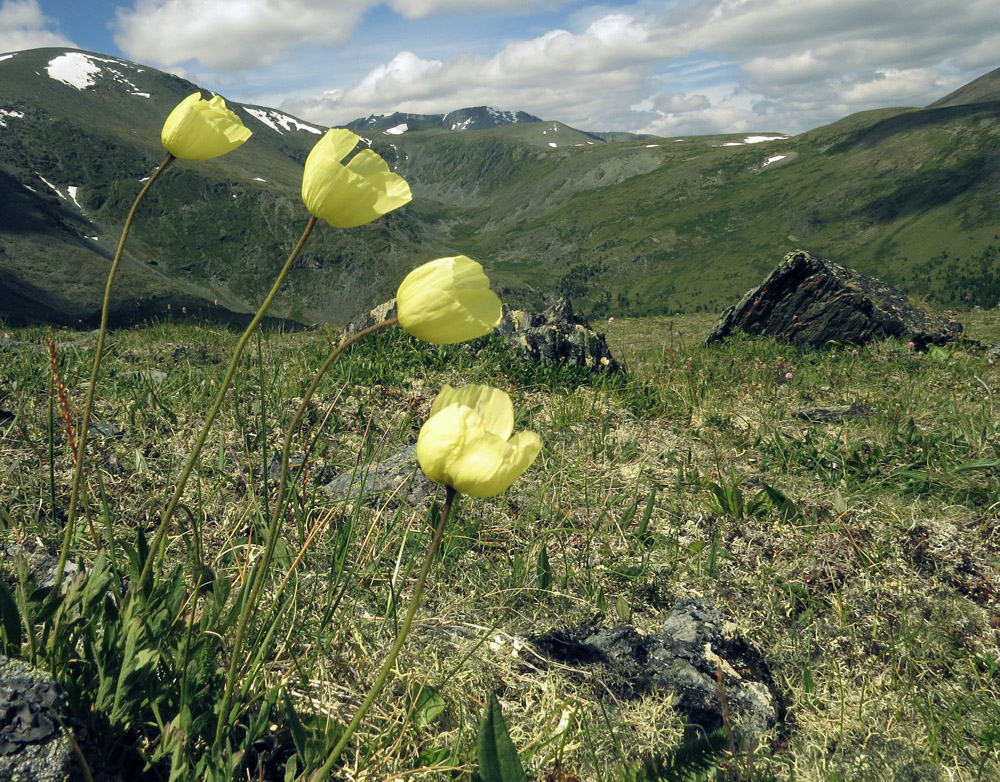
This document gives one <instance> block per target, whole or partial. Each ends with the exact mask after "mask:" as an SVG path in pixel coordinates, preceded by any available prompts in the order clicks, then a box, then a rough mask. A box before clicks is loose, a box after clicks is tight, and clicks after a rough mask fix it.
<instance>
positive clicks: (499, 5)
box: [389, 0, 565, 19]
mask: <svg viewBox="0 0 1000 782" xmlns="http://www.w3.org/2000/svg"><path fill="white" fill-rule="evenodd" d="M562 2H565V0H562ZM389 4H390V5H391V6H392V7H393V8H394V9H395V10H397V11H399V13H401V14H403V16H405V17H407V18H408V19H421V18H423V17H425V16H431V15H433V14H440V13H471V12H476V11H504V10H515V11H530V10H531V9H533V8H536V7H538V6H557V5H560V2H549V3H540V2H538V0H392V2H390V3H389Z"/></svg>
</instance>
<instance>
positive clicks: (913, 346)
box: [906, 342, 916, 350]
mask: <svg viewBox="0 0 1000 782" xmlns="http://www.w3.org/2000/svg"><path fill="white" fill-rule="evenodd" d="M906 347H908V348H909V349H910V350H913V349H914V348H915V347H916V345H915V344H913V343H912V342H907V343H906Z"/></svg>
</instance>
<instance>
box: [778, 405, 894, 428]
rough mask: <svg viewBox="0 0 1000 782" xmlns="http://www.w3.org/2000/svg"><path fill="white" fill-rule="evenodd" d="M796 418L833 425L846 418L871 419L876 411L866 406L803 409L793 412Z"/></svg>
mask: <svg viewBox="0 0 1000 782" xmlns="http://www.w3.org/2000/svg"><path fill="white" fill-rule="evenodd" d="M792 415H793V416H794V417H795V418H801V419H802V420H803V421H811V422H812V423H817V424H833V423H837V422H838V421H843V420H844V419H845V418H869V417H871V416H873V415H875V411H874V410H872V409H871V408H870V407H866V406H865V405H857V404H855V405H849V406H848V407H803V408H800V409H798V410H795V411H793V412H792Z"/></svg>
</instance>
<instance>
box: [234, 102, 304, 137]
mask: <svg viewBox="0 0 1000 782" xmlns="http://www.w3.org/2000/svg"><path fill="white" fill-rule="evenodd" d="M243 111H245V112H246V113H247V114H249V115H250V116H251V117H253V118H255V119H257V120H260V121H261V122H263V123H264V124H265V125H267V126H268V127H269V128H271V130H275V131H277V132H278V133H280V134H281V135H284V134H285V133H287V132H289V131H292V130H305V131H307V132H309V133H315V134H316V135H318V136H319V135H322V134H323V131H322V130H320V129H319V128H317V127H315V126H313V125H307V124H306V123H305V122H302V121H301V120H297V119H295V117H289V116H288V115H287V114H282V113H281V112H280V111H274V110H273V109H252V108H250V107H249V106H244V107H243Z"/></svg>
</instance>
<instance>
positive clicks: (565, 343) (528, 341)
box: [497, 299, 621, 372]
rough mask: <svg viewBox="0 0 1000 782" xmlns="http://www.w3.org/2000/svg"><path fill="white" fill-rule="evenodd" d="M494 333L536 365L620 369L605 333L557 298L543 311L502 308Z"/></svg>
mask: <svg viewBox="0 0 1000 782" xmlns="http://www.w3.org/2000/svg"><path fill="white" fill-rule="evenodd" d="M497 333H498V334H503V335H504V336H505V337H507V340H508V342H510V343H511V344H512V345H514V346H515V347H517V348H518V349H519V350H520V351H521V353H522V354H524V355H525V356H526V357H527V358H529V359H530V360H531V361H533V362H535V363H536V364H540V363H549V364H568V365H575V366H580V367H590V368H592V369H596V370H604V371H607V372H619V371H621V366H620V365H619V364H618V362H617V361H616V360H615V357H614V356H613V355H611V351H610V350H609V349H608V343H607V341H606V340H605V338H604V334H602V333H600V332H599V331H595V330H594V329H592V328H591V327H590V324H589V323H588V322H587V321H586V320H585V319H584V318H583V317H581V316H580V315H577V314H576V313H574V312H573V307H572V305H571V304H570V303H569V300H568V299H559V300H557V301H556V302H555V304H553V305H552V306H551V307H549V308H548V309H547V310H545V311H544V312H525V311H523V310H512V309H509V308H507V307H504V312H503V319H502V320H501V321H500V325H499V326H497Z"/></svg>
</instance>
